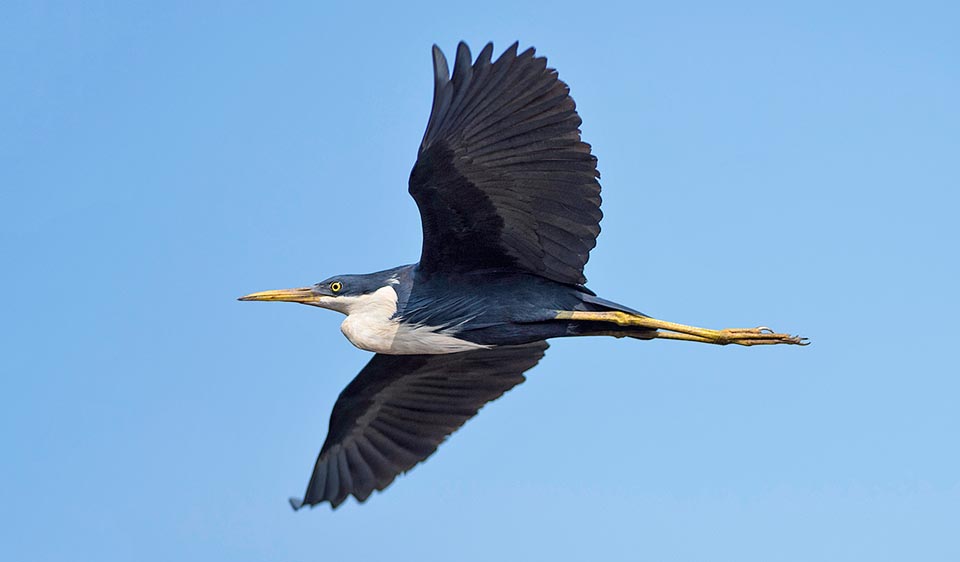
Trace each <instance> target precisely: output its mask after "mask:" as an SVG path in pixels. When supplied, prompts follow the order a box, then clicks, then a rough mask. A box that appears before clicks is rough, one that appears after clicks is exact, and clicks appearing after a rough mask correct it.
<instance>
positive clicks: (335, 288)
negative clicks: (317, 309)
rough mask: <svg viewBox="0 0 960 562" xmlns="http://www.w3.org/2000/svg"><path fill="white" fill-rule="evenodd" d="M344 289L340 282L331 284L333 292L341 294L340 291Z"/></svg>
mask: <svg viewBox="0 0 960 562" xmlns="http://www.w3.org/2000/svg"><path fill="white" fill-rule="evenodd" d="M342 288H343V285H341V284H340V282H339V281H334V282H333V283H330V290H331V291H333V292H334V293H339V292H340V289H342Z"/></svg>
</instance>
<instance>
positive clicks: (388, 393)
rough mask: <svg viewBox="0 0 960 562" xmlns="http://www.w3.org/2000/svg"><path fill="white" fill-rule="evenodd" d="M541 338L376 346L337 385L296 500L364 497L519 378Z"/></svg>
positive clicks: (541, 346)
mask: <svg viewBox="0 0 960 562" xmlns="http://www.w3.org/2000/svg"><path fill="white" fill-rule="evenodd" d="M546 349H547V343H546V342H543V341H540V342H535V343H531V344H527V345H518V346H500V347H495V348H492V349H482V350H478V351H466V352H461V353H453V354H446V355H383V354H377V355H374V356H373V359H371V360H370V362H369V363H367V366H366V367H364V368H363V370H362V371H360V374H359V375H357V377H356V378H355V379H353V381H352V382H351V383H350V384H349V385H347V387H346V388H345V389H344V390H343V392H341V393H340V397H339V398H338V399H337V402H336V405H334V407H333V413H332V414H331V415H330V431H329V433H328V434H327V439H326V440H325V441H324V443H323V447H322V448H321V450H320V456H319V457H318V458H317V463H316V465H315V466H314V470H313V475H312V476H311V478H310V483H309V484H308V485H307V492H306V495H305V496H304V498H303V499H302V500H300V499H291V500H290V503H291V505H293V507H294V508H295V509H297V508H299V507H300V506H302V505H314V504H317V503H320V502H323V501H328V502H330V505H332V506H333V507H337V506H338V505H340V504H341V503H343V501H344V500H345V499H346V498H347V497H348V496H350V495H353V496H354V497H356V498H357V499H358V500H359V501H364V500H366V499H367V497H369V496H370V494H371V493H372V492H373V490H383V489H384V488H386V487H387V486H389V485H390V483H391V482H393V479H394V478H396V476H397V475H398V474H400V473H401V472H404V471H407V470H409V469H411V468H413V466H414V465H416V464H417V463H418V462H420V461H421V460H423V459H425V458H427V457H428V456H430V455H431V454H432V453H433V452H434V451H435V450H436V448H437V446H438V445H439V444H440V443H441V442H442V441H443V440H444V439H445V438H446V437H447V436H448V435H450V434H451V433H453V432H454V431H456V430H457V428H459V427H460V426H461V425H463V424H464V422H466V421H467V420H468V419H470V418H471V417H473V416H474V415H475V414H476V413H477V410H479V409H480V408H481V407H483V405H484V404H486V403H487V402H490V401H491V400H494V399H496V398H499V397H500V395H502V394H503V393H504V392H506V391H508V390H510V389H511V388H513V387H514V386H516V385H518V384H520V383H521V382H523V381H524V376H523V373H524V372H525V371H527V370H528V369H530V368H531V367H533V366H534V365H536V364H537V362H538V361H540V358H541V357H543V352H544V351H545V350H546Z"/></svg>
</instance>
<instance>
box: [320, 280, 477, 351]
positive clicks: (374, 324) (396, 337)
mask: <svg viewBox="0 0 960 562" xmlns="http://www.w3.org/2000/svg"><path fill="white" fill-rule="evenodd" d="M323 306H324V308H330V309H333V310H337V311H339V312H342V313H344V314H346V315H347V317H346V319H344V321H343V323H342V324H340V331H341V332H343V335H345V336H346V337H347V339H348V340H350V343H352V344H353V345H355V346H357V347H359V348H360V349H365V350H367V351H373V352H376V353H385V354H388V355H419V354H429V355H434V354H441V353H456V352H458V351H467V350H470V349H480V348H486V347H488V346H485V345H480V344H477V343H473V342H469V341H466V340H462V339H460V338H457V337H456V336H454V335H453V334H451V333H449V332H448V331H446V330H444V329H442V328H437V327H432V326H419V325H410V324H401V323H400V322H398V321H397V320H396V319H395V318H394V315H395V314H396V313H397V291H395V290H394V288H393V287H391V286H389V285H388V286H386V287H382V288H380V289H377V290H376V291H374V292H372V293H369V294H366V295H360V296H357V297H335V298H333V299H330V300H329V301H326V302H324V303H323Z"/></svg>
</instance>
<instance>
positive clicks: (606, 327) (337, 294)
mask: <svg viewBox="0 0 960 562" xmlns="http://www.w3.org/2000/svg"><path fill="white" fill-rule="evenodd" d="M492 54H493V45H492V44H487V45H486V46H485V47H484V48H483V50H482V51H480V54H479V56H478V57H477V58H476V60H474V59H473V57H472V55H471V54H470V50H469V48H468V47H467V45H466V44H464V43H460V44H459V45H458V47H457V54H456V61H455V62H454V67H453V76H452V77H451V76H450V74H449V70H448V66H447V61H446V58H445V57H444V55H443V53H442V52H441V51H440V49H439V48H438V47H437V46H434V47H433V70H434V94H433V107H432V110H431V113H430V119H429V121H428V122H427V130H426V133H425V134H424V136H423V141H422V142H421V143H420V150H419V153H418V154H417V161H416V163H415V164H414V166H413V171H412V172H411V174H410V180H409V191H410V195H412V196H413V198H414V200H415V201H416V202H417V207H418V208H419V210H420V219H421V223H422V226H423V247H422V249H421V254H420V261H419V262H418V263H415V264H411V265H403V266H400V267H394V268H392V269H387V270H385V271H380V272H377V273H369V274H365V275H335V276H333V277H330V278H329V279H327V280H325V281H321V282H320V283H317V284H315V285H312V286H309V287H302V288H297V289H281V290H273V291H263V292H259V293H253V294H250V295H247V296H245V297H241V298H240V300H244V301H285V302H296V303H302V304H308V305H311V306H316V307H320V308H328V309H331V310H335V311H337V312H341V313H343V314H345V315H346V318H345V319H344V321H343V324H342V325H341V330H342V331H343V334H344V335H345V336H346V337H347V339H348V340H350V342H351V343H352V344H353V345H355V346H357V347H359V348H360V349H364V350H367V351H372V352H374V353H376V355H374V356H373V358H372V359H371V360H370V362H369V363H368V364H367V366H366V367H364V368H363V370H362V371H360V374H359V375H357V377H356V378H355V379H353V381H351V382H350V384H348V385H347V387H346V388H345V389H344V390H343V392H342V393H341V394H340V396H339V398H338V399H337V401H336V403H335V404H334V406H333V413H332V414H331V416H330V428H329V432H328V434H327V438H326V440H325V441H324V443H323V447H322V448H321V449H320V455H319V457H318V459H317V462H316V465H315V466H314V469H313V474H312V476H311V478H310V482H309V484H308V485H307V490H306V494H305V495H304V497H303V499H291V500H290V502H291V505H292V506H293V507H294V509H299V508H300V507H301V506H304V505H310V506H314V505H316V504H319V503H322V502H329V503H330V505H331V506H332V507H333V508H336V507H337V506H339V505H340V504H341V503H343V502H344V501H345V500H346V499H347V498H348V497H349V496H351V495H352V496H354V497H355V498H356V499H357V500H358V501H360V502H363V501H365V500H366V499H367V498H368V497H369V496H370V494H371V493H372V492H373V491H374V490H383V489H384V488H386V487H387V486H388V485H390V483H391V482H393V480H394V478H396V476H397V475H398V474H400V473H402V472H405V471H407V470H410V469H411V468H412V467H413V466H414V465H416V464H417V463H419V462H421V461H423V460H424V459H426V458H427V457H429V456H430V455H431V454H433V452H434V451H435V450H436V449H437V446H438V445H439V444H440V443H441V442H442V441H443V440H444V439H446V438H447V436H449V435H450V434H451V433H453V432H454V431H456V430H457V428H459V427H460V426H461V425H463V423H464V422H466V421H467V420H468V419H470V418H471V417H473V416H474V415H475V414H476V413H477V411H478V410H479V409H480V408H481V407H482V406H483V405H484V404H486V403H487V402H490V401H491V400H494V399H496V398H498V397H499V396H500V395H502V394H503V393H504V392H506V391H507V390H510V389H511V388H513V387H514V386H516V385H517V384H519V383H521V382H523V381H524V372H526V371H527V370H529V369H530V368H532V367H533V366H534V365H536V364H537V362H538V361H540V359H541V358H542V357H543V354H544V351H546V349H547V344H546V341H545V340H547V339H550V338H559V337H569V336H614V337H628V338H634V339H639V340H652V339H669V340H683V341H691V342H700V343H708V344H718V345H727V344H738V345H745V346H753V345H771V344H795V345H798V344H799V345H802V344H804V343H806V342H805V339H804V338H799V337H797V336H791V335H787V334H780V333H776V332H774V331H772V330H770V329H768V328H765V327H760V328H742V329H736V328H735V329H724V330H711V329H705V328H697V327H693V326H686V325H683V324H676V323H673V322H665V321H663V320H658V319H655V318H651V317H649V316H647V315H645V314H642V313H640V312H638V311H636V310H634V309H632V308H629V307H627V306H623V305H621V304H617V303H615V302H611V301H609V300H606V299H603V298H600V297H599V296H597V295H596V293H594V292H593V291H591V290H590V289H588V288H587V287H586V285H585V283H586V278H585V277H584V275H583V267H584V264H586V263H587V258H588V257H589V254H590V250H591V249H593V247H594V246H595V245H596V239H597V235H598V234H599V233H600V218H601V216H602V214H601V212H600V183H599V182H598V178H599V177H600V173H599V172H598V171H597V159H596V157H595V156H594V155H593V154H591V152H590V145H589V144H587V143H585V142H583V141H581V140H580V129H579V127H580V117H579V116H578V115H577V111H576V106H575V104H574V102H573V98H571V97H570V93H569V88H568V87H567V85H566V84H565V83H564V82H562V81H560V80H559V79H558V77H557V72H556V71H555V70H554V69H552V68H548V67H547V60H546V59H545V58H543V57H538V56H536V55H535V52H534V49H532V48H531V49H527V50H526V51H523V52H522V53H519V52H518V49H517V43H514V44H513V45H511V46H510V47H509V48H508V49H507V50H506V51H505V52H504V53H503V54H502V55H500V56H499V57H498V58H497V60H496V61H493V60H492Z"/></svg>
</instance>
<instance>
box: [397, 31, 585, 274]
mask: <svg viewBox="0 0 960 562" xmlns="http://www.w3.org/2000/svg"><path fill="white" fill-rule="evenodd" d="M492 54H493V46H492V45H491V44H487V45H486V46H485V47H484V48H483V50H482V51H481V52H480V54H479V56H478V57H477V59H476V60H475V61H474V60H473V59H472V57H471V55H470V50H469V48H467V46H466V45H465V44H464V43H460V44H459V45H458V46H457V53H456V56H455V59H454V69H453V76H452V77H451V76H450V73H449V68H448V66H447V61H446V58H445V57H444V55H443V53H442V52H441V51H440V49H439V48H437V47H436V46H434V49H433V58H434V99H433V106H432V110H431V114H430V120H429V122H428V123H427V129H426V132H425V133H424V137H423V142H422V143H421V145H420V151H419V154H418V157H417V163H416V164H415V165H414V168H413V171H412V172H411V174H410V194H411V195H412V196H413V198H414V200H416V202H417V206H418V207H419V209H420V215H421V222H422V224H423V251H422V253H421V258H420V265H419V267H420V271H421V272H423V273H424V274H426V275H429V274H431V273H435V272H461V271H472V270H478V269H493V268H503V269H511V270H516V271H524V272H529V273H535V274H537V275H541V276H543V277H546V278H548V279H552V280H554V281H558V282H561V283H569V284H583V283H585V282H586V278H585V277H584V275H583V267H584V265H585V264H586V262H587V260H588V259H589V256H590V250H592V249H593V247H594V246H596V238H597V235H598V234H599V233H600V226H599V224H600V219H601V218H602V217H603V214H602V213H601V211H600V202H601V200H600V184H599V182H598V178H599V177H600V174H599V173H598V172H597V167H596V158H595V157H594V156H593V155H592V154H591V152H590V145H588V144H586V143H584V142H582V141H581V140H580V129H579V127H580V123H581V121H580V117H579V115H578V114H577V111H576V104H575V103H574V101H573V99H572V98H571V97H570V93H569V88H568V87H567V85H566V84H564V83H563V82H562V81H560V80H559V78H558V77H557V72H556V71H555V70H553V69H551V68H548V67H547V60H546V59H545V58H543V57H537V56H536V54H535V52H534V50H533V49H532V48H531V49H527V50H525V51H523V52H522V53H519V54H518V44H517V43H514V44H513V45H511V46H510V47H509V48H507V50H506V51H504V52H503V54H502V55H500V57H498V58H497V60H496V61H495V62H490V61H491V56H492ZM558 230H563V231H564V232H562V233H561V232H558Z"/></svg>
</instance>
